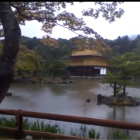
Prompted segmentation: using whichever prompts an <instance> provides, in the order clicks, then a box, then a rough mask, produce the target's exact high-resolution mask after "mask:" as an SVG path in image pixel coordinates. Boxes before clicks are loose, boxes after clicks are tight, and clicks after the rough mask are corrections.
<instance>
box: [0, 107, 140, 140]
mask: <svg viewBox="0 0 140 140" xmlns="http://www.w3.org/2000/svg"><path fill="white" fill-rule="evenodd" d="M0 114H5V115H14V116H16V128H10V127H5V126H0V130H5V131H12V132H13V133H15V139H22V138H23V137H24V136H26V135H32V136H41V137H43V138H58V139H83V140H90V139H88V138H80V137H75V136H66V135H60V134H53V133H48V132H37V131H30V130H23V127H22V125H23V117H32V118H40V119H49V120H57V121H64V122H73V123H80V124H87V125H97V126H105V127H113V128H120V129H129V130H140V124H138V123H137V124H136V123H130V122H121V121H113V120H103V119H95V118H87V117H78V116H68V115H58V114H50V113H39V112H31V111H23V110H8V109H0Z"/></svg>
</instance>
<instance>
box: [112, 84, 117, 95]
mask: <svg viewBox="0 0 140 140" xmlns="http://www.w3.org/2000/svg"><path fill="white" fill-rule="evenodd" d="M113 89H114V97H116V94H117V93H116V92H117V83H116V82H115V83H114V88H113Z"/></svg>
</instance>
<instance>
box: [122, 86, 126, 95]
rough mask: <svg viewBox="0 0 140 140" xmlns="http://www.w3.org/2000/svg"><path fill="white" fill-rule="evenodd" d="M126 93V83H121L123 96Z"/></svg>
mask: <svg viewBox="0 0 140 140" xmlns="http://www.w3.org/2000/svg"><path fill="white" fill-rule="evenodd" d="M125 93H126V85H123V96H125Z"/></svg>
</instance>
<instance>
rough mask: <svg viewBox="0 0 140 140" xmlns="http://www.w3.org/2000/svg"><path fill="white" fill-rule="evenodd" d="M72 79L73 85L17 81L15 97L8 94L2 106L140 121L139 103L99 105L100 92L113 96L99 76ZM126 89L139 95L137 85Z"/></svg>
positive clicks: (12, 89)
mask: <svg viewBox="0 0 140 140" xmlns="http://www.w3.org/2000/svg"><path fill="white" fill-rule="evenodd" d="M73 81H74V83H73V84H68V85H40V84H14V85H12V86H11V87H10V90H9V92H12V93H13V96H11V97H6V98H5V100H4V101H3V102H2V104H1V108H3V109H22V110H28V111H37V112H46V113H55V114H64V115H74V116H84V117H91V118H100V119H109V120H120V121H128V122H136V123H140V119H139V117H140V106H138V107H108V106H106V105H97V99H96V96H97V94H104V95H111V93H112V88H111V87H110V86H109V85H108V84H100V82H99V80H98V79H82V78H77V79H76V78H74V79H73ZM127 92H129V94H130V95H132V96H136V97H140V88H138V87H137V88H136V87H127ZM88 98H90V99H91V102H90V103H87V102H86V100H87V99H88ZM61 124H66V125H67V126H68V127H79V125H77V124H74V123H64V122H61ZM95 128H96V129H99V130H100V131H101V132H102V133H104V134H106V131H109V130H108V129H106V128H105V127H97V126H96V127H95ZM136 134H137V136H139V135H140V134H139V133H138V132H136V131H135V132H134V131H132V135H135V136H136Z"/></svg>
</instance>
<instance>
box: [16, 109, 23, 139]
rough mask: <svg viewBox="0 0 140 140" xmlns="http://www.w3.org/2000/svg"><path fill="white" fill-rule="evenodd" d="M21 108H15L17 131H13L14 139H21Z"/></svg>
mask: <svg viewBox="0 0 140 140" xmlns="http://www.w3.org/2000/svg"><path fill="white" fill-rule="evenodd" d="M21 111H22V110H17V114H16V129H17V131H16V132H15V140H19V139H22V137H23V128H22V125H23V118H22V116H21V114H20V112H21Z"/></svg>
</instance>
